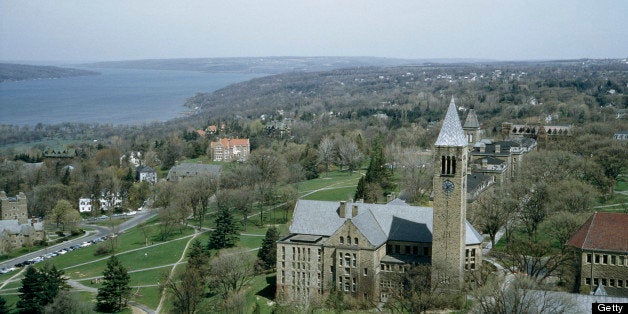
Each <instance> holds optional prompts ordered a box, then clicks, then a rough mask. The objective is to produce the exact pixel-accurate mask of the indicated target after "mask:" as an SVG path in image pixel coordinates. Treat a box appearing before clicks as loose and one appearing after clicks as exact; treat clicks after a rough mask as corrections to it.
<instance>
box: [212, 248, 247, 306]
mask: <svg viewBox="0 0 628 314" xmlns="http://www.w3.org/2000/svg"><path fill="white" fill-rule="evenodd" d="M253 262H254V261H253V256H252V255H251V254H250V253H249V252H247V251H246V250H243V249H231V250H223V251H220V253H218V255H216V256H215V257H214V258H213V259H212V260H211V262H210V266H209V282H210V287H212V288H213V289H215V292H216V293H218V294H220V295H221V296H222V297H227V296H228V295H229V294H231V293H234V292H239V291H241V290H242V289H243V288H244V287H245V286H246V285H247V284H248V282H249V281H250V280H251V278H253V276H254V274H255V273H254V271H253Z"/></svg>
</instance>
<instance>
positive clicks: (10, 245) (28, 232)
mask: <svg viewBox="0 0 628 314" xmlns="http://www.w3.org/2000/svg"><path fill="white" fill-rule="evenodd" d="M0 204H1V207H0V218H2V219H0V254H4V253H7V252H9V251H11V250H13V249H16V248H19V247H22V246H25V245H32V244H33V243H35V242H37V241H41V240H45V238H46V235H45V233H44V226H43V223H41V222H38V221H37V220H36V219H28V209H27V206H26V204H27V199H26V195H24V193H23V192H20V193H18V194H17V195H16V196H13V197H7V194H6V193H5V192H4V191H0Z"/></svg>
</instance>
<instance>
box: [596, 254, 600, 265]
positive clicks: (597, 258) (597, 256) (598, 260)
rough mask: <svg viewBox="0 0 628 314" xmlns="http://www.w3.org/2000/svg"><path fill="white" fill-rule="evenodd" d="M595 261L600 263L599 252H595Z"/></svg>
mask: <svg viewBox="0 0 628 314" xmlns="http://www.w3.org/2000/svg"><path fill="white" fill-rule="evenodd" d="M595 263H596V264H599V263H600V255H599V254H595Z"/></svg>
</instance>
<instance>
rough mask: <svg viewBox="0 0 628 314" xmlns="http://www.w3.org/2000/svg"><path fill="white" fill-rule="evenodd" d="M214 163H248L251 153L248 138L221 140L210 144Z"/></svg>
mask: <svg viewBox="0 0 628 314" xmlns="http://www.w3.org/2000/svg"><path fill="white" fill-rule="evenodd" d="M210 149H211V155H212V160H213V161H246V160H248V159H249V154H250V153H251V144H250V143H249V139H248V138H234V139H228V138H221V139H220V140H219V141H217V142H211V144H210Z"/></svg>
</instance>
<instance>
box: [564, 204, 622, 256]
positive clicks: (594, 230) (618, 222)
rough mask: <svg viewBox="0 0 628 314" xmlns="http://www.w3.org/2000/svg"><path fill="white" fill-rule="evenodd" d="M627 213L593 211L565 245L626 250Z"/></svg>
mask: <svg viewBox="0 0 628 314" xmlns="http://www.w3.org/2000/svg"><path fill="white" fill-rule="evenodd" d="M627 226H628V214H623V213H594V214H593V215H592V216H591V217H590V218H589V220H587V221H586V222H585V223H584V224H583V225H582V227H580V230H578V232H576V234H574V235H573V236H572V237H571V239H569V241H567V245H569V246H573V247H577V248H579V249H583V250H595V251H614V252H624V253H625V252H628V227H627Z"/></svg>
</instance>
